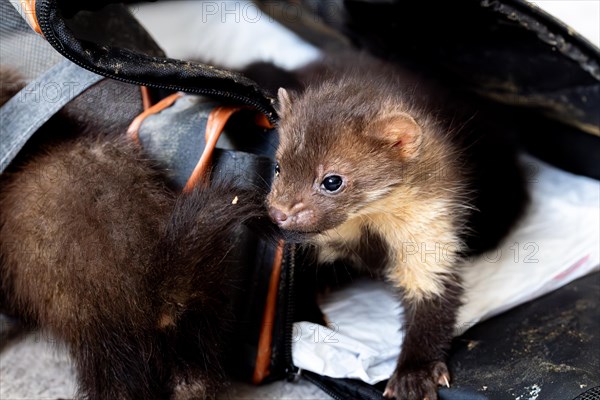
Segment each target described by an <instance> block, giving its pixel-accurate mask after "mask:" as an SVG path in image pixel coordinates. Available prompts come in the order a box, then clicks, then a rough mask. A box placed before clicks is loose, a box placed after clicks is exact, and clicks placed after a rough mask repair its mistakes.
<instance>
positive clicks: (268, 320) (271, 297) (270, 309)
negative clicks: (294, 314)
mask: <svg viewBox="0 0 600 400" xmlns="http://www.w3.org/2000/svg"><path fill="white" fill-rule="evenodd" d="M283 245H284V243H283V240H280V241H279V244H278V245H277V250H276V251H275V258H274V259H273V268H272V270H271V280H270V281H269V291H268V292H267V300H266V301H265V311H264V313H263V319H262V324H261V328H260V337H259V338H258V351H257V353H256V363H255V365H254V375H253V376H252V383H254V384H259V383H261V382H262V381H263V379H265V378H266V377H267V376H268V375H269V372H270V371H269V366H270V365H271V349H272V343H273V327H274V326H275V324H274V322H275V309H276V307H277V292H278V289H279V278H280V276H281V263H282V260H283Z"/></svg>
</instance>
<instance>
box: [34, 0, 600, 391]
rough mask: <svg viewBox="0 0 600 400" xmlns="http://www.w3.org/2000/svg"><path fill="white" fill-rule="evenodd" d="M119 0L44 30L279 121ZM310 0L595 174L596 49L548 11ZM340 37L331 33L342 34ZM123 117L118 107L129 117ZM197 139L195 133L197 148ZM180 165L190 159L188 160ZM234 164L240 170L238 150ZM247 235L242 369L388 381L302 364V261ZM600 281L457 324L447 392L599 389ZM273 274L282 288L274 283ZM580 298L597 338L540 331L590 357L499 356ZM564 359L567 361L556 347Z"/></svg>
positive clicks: (544, 148) (359, 41)
mask: <svg viewBox="0 0 600 400" xmlns="http://www.w3.org/2000/svg"><path fill="white" fill-rule="evenodd" d="M109 3H111V4H109ZM112 3H118V2H111V1H102V0H95V1H89V2H85V3H83V2H77V1H74V0H73V1H68V0H63V1H58V0H38V1H36V2H35V9H34V11H35V18H34V19H33V20H35V21H37V23H38V24H39V29H40V31H41V32H42V34H43V35H44V38H45V39H46V40H47V42H48V43H49V44H50V45H51V46H52V47H54V49H56V50H57V51H58V52H59V53H60V54H62V55H63V56H64V57H66V58H67V59H69V60H71V61H72V62H74V63H75V64H77V65H80V66H82V67H83V68H86V69H89V70H91V71H93V72H96V73H98V74H101V75H104V76H107V77H109V78H112V79H114V80H115V81H117V82H122V83H126V84H133V85H144V86H146V87H148V88H150V90H151V92H152V96H153V99H154V100H159V99H160V98H162V97H164V96H166V95H167V94H169V93H170V92H172V91H183V92H186V93H194V94H201V95H205V96H210V97H211V98H214V99H217V100H218V101H219V102H224V103H227V104H236V105H244V106H248V107H250V108H252V109H254V110H256V111H258V112H260V113H263V114H264V115H265V116H266V117H267V118H268V119H269V120H270V121H271V122H272V123H275V122H276V120H277V116H276V113H275V111H274V107H273V106H274V100H273V99H272V98H270V97H269V96H267V95H265V93H264V92H263V91H262V90H261V89H260V88H259V87H257V86H256V85H255V84H254V83H253V82H251V81H250V80H248V79H247V78H244V77H243V76H241V75H239V74H236V73H232V72H230V71H223V70H219V69H215V68H213V67H208V66H206V65H202V64H198V63H192V62H187V61H181V60H172V59H167V58H165V57H164V54H163V53H162V52H161V51H160V49H158V47H157V46H156V45H155V44H154V43H153V42H152V40H151V38H150V37H149V36H148V35H147V34H146V33H145V32H144V30H143V29H142V28H141V26H139V25H138V24H137V23H135V20H134V19H133V18H132V17H131V15H129V13H128V12H127V10H126V8H125V7H124V6H123V5H122V4H112ZM120 3H124V2H120ZM106 4H109V5H108V6H106ZM303 4H304V5H303V7H304V8H303V10H304V11H305V12H306V13H310V15H315V16H317V17H318V18H317V20H319V21H320V23H321V26H322V27H325V28H326V29H325V31H327V32H329V33H328V35H327V37H329V38H331V37H336V38H339V37H342V38H344V39H343V40H348V41H351V42H352V43H354V44H355V45H356V46H358V47H360V48H363V49H367V50H369V51H371V52H373V53H374V54H376V55H378V56H381V57H384V58H387V59H391V60H402V62H403V63H405V64H409V65H411V66H413V67H414V68H419V69H422V70H426V71H427V72H429V73H431V74H432V75H436V76H438V77H441V78H442V80H444V81H445V82H446V83H447V84H448V85H449V86H450V87H453V88H455V89H456V90H460V91H468V92H470V93H471V94H472V95H473V96H476V97H477V96H480V97H482V98H486V99H488V100H489V99H491V100H492V101H493V102H495V104H496V106H497V108H498V109H499V110H505V109H509V110H510V112H511V115H513V116H515V118H516V119H517V120H516V121H515V122H516V125H518V126H519V132H518V133H519V135H520V137H521V138H522V140H523V142H524V144H525V145H526V147H527V150H528V151H529V152H531V153H532V154H535V155H537V156H538V157H540V158H542V159H544V160H546V161H549V162H551V163H553V164H554V165H556V166H558V167H560V168H563V169H565V170H568V171H571V172H575V173H578V174H581V175H586V176H590V177H594V178H596V179H600V166H599V164H598V163H597V154H600V138H599V136H600V113H598V111H597V110H598V109H600V53H599V51H598V49H597V48H595V47H594V46H593V45H591V44H589V43H588V42H586V41H585V40H584V39H583V38H581V37H580V36H578V35H577V34H573V33H572V32H570V31H569V30H568V28H567V27H566V26H564V25H562V24H561V23H560V22H558V21H556V20H555V19H553V18H552V17H550V16H548V15H547V14H545V13H543V12H541V11H540V10H538V9H535V8H532V7H531V6H530V5H529V4H528V3H525V2H524V1H520V0H502V1H488V0H483V1H475V0H469V1H464V2H435V4H431V3H430V2H424V3H423V2H421V3H420V2H370V1H358V0H349V1H346V2H344V3H343V4H342V3H341V2H339V3H338V2H336V3H334V4H335V5H336V7H334V8H333V9H334V10H336V12H333V13H332V12H331V10H332V7H320V6H319V3H318V2H310V1H307V2H305V3H303ZM29 11H31V10H29ZM108 21H110V24H109V23H108ZM283 22H285V21H283ZM292 25H293V24H292ZM291 27H292V29H295V28H298V29H297V31H298V32H299V33H300V34H304V35H305V36H306V37H307V38H308V39H309V40H311V39H313V40H315V41H316V40H320V39H321V38H322V37H323V36H319V35H318V34H316V35H312V36H311V35H310V34H309V35H306V33H307V28H306V26H304V25H302V24H299V25H294V26H291ZM116 32H121V33H122V32H128V34H127V35H124V34H116ZM399 39H402V40H399ZM336 40H337V39H336ZM336 40H331V41H328V42H326V43H329V44H330V45H335V42H336ZM113 84H114V83H113ZM127 87H129V86H127ZM134 108H135V107H134ZM139 112H141V105H138V106H137V108H136V109H135V110H134V111H132V112H131V117H132V118H133V116H135V115H137V113H139ZM124 119H127V118H124ZM130 121H131V118H130V119H127V124H128V123H129V122H130ZM246 121H247V120H246ZM239 122H240V123H241V124H242V126H243V128H242V129H241V130H242V131H244V132H246V130H247V129H250V128H249V126H250V125H251V124H248V123H247V122H244V121H243V119H242V120H240V121H239ZM127 124H126V123H125V121H123V127H126V126H127ZM253 129H254V128H253ZM245 134H246V133H242V135H245ZM275 137H276V135H275V134H274V132H270V133H269V134H266V135H263V136H260V135H258V134H257V135H256V140H254V139H252V140H248V139H247V137H245V138H242V139H243V140H241V142H244V143H245V146H246V147H244V146H242V147H241V148H238V150H240V149H241V150H245V151H250V150H252V152H253V153H254V154H255V155H244V156H243V158H247V159H248V161H247V162H248V163H249V164H247V165H250V167H248V169H249V170H252V171H258V170H260V171H261V174H260V175H261V176H262V177H263V178H267V179H268V178H269V177H270V172H268V170H269V166H270V161H269V157H272V154H271V153H270V151H272V150H271V149H272V148H273V147H274V146H273V144H274V142H275V141H276V139H274V138H275ZM202 145H203V144H202V143H198V144H197V146H199V148H201V147H202ZM238 155H239V153H236V152H234V151H231V152H228V151H222V152H221V154H220V155H219V156H218V159H217V165H218V164H219V163H220V162H225V163H226V162H227V161H225V160H227V159H229V160H231V159H233V160H236V162H238V161H239V157H238ZM260 157H266V158H260ZM243 162H246V161H243ZM245 165H246V164H245ZM183 168H188V169H189V165H188V166H187V167H183ZM229 171H239V164H238V166H237V167H235V168H233V169H229ZM245 247H247V249H249V250H248V251H249V253H248V254H250V256H248V257H247V259H248V260H251V261H250V262H249V263H248V266H247V275H248V276H247V279H248V281H247V285H246V290H245V293H244V297H243V301H240V308H239V321H240V324H241V325H242V328H240V331H239V332H241V334H240V338H239V342H240V343H241V344H240V349H238V350H236V351H232V354H235V355H236V356H235V360H233V362H232V364H235V365H236V367H237V368H236V370H237V371H236V374H237V375H238V376H239V377H241V378H242V379H253V380H254V381H255V382H257V383H258V382H268V381H271V380H275V379H281V378H288V379H289V380H294V379H296V378H297V377H298V376H300V377H301V378H305V379H307V380H309V381H311V382H313V383H314V384H316V385H318V386H319V387H320V388H322V389H323V390H324V391H325V392H327V393H328V394H330V395H331V396H332V397H334V398H338V399H380V398H381V393H382V391H383V386H384V384H383V383H382V384H379V385H377V386H370V385H367V384H364V383H362V382H358V381H353V380H340V379H332V378H328V377H323V376H319V375H317V374H314V373H311V372H306V371H301V372H300V371H298V369H297V368H296V367H295V366H294V365H293V362H292V355H291V342H292V324H293V322H294V321H295V318H296V313H295V310H296V308H297V307H296V306H297V303H298V302H300V301H303V297H299V294H301V292H302V288H301V287H299V286H298V285H297V275H296V271H297V270H298V269H300V268H303V266H304V265H306V261H305V260H303V257H302V254H301V253H299V252H297V251H296V249H295V248H294V247H293V246H286V248H285V251H284V253H283V264H282V266H281V269H280V270H279V269H278V268H277V267H276V263H274V262H273V260H274V259H275V258H276V253H277V249H276V248H275V246H272V245H269V244H267V243H262V242H261V241H260V240H258V241H252V240H250V239H249V241H248V242H247V245H246V246H245ZM597 283H598V274H595V275H590V276H589V277H587V278H585V279H583V280H581V281H578V282H576V283H574V284H572V285H571V286H569V287H566V288H564V289H561V290H560V291H558V292H556V293H555V294H552V295H550V296H547V297H546V298H544V299H541V300H538V301H535V302H533V303H531V304H528V305H524V306H522V307H520V308H519V309H517V310H514V311H511V312H509V313H507V314H505V315H502V316H499V317H497V318H495V319H493V320H490V321H488V322H486V323H484V324H481V325H480V326H477V327H476V328H473V329H472V330H470V331H468V332H467V333H465V334H464V335H463V336H462V337H460V338H457V339H456V342H455V348H454V350H453V353H452V354H451V358H450V367H451V370H452V371H453V373H454V387H453V388H452V389H442V390H441V391H440V396H441V398H442V399H447V400H448V399H504V398H511V399H512V398H514V397H512V395H511V391H513V390H514V388H516V387H517V386H519V387H522V386H525V385H529V384H532V383H536V382H537V381H536V382H534V381H533V380H535V379H540V382H539V385H540V387H541V388H542V390H544V392H543V393H544V395H545V396H544V397H543V398H547V399H567V398H574V397H575V396H577V395H579V394H581V393H583V392H585V391H588V393H587V394H586V395H583V394H582V396H584V397H581V398H586V399H587V398H589V399H593V398H599V397H598V389H590V388H593V387H594V386H597V385H599V384H600V379H599V378H598V376H597V374H595V373H589V371H597V370H598V367H599V360H600V355H599V354H598V352H597V350H596V351H594V349H597V348H598V347H596V346H597V345H598V344H599V343H598V340H599V336H598V333H597V332H598V330H599V329H598V319H597V318H593V315H594V314H595V315H597V311H595V310H596V309H597V302H598V299H597V296H594V293H597V290H598V285H597ZM269 286H271V289H276V290H274V291H273V290H271V291H269ZM269 293H271V294H269ZM579 300H585V301H587V304H588V305H589V307H586V308H585V310H579V317H580V318H579V319H578V321H579V322H578V326H577V329H579V330H580V332H582V333H584V334H585V335H590V337H591V338H592V339H591V340H590V341H588V342H586V343H587V344H586V346H588V345H589V348H588V347H586V348H585V349H583V348H581V347H580V346H582V345H581V344H580V343H577V342H576V341H568V340H565V341H564V342H559V341H552V340H546V339H544V337H543V335H541V336H539V340H541V341H544V345H547V346H551V348H552V349H559V348H561V347H563V346H564V347H566V348H567V349H566V350H565V349H563V350H564V351H565V355H564V357H563V358H564V360H567V359H573V358H577V357H575V356H573V353H578V352H580V351H586V356H585V359H582V358H581V357H579V358H577V360H576V361H574V362H573V365H575V364H576V368H575V367H574V368H575V370H573V369H569V368H568V369H567V370H564V369H563V370H561V368H557V369H555V370H547V369H546V370H543V369H542V368H541V366H540V365H536V364H535V361H532V363H531V366H530V369H531V370H532V371H534V372H535V373H534V374H532V375H531V376H530V377H515V376H514V375H511V374H510V371H509V369H510V368H509V367H507V365H506V359H505V357H506V354H507V351H508V350H509V349H508V348H509V347H510V346H512V345H513V343H514V341H513V340H511V337H510V334H509V333H507V336H505V338H504V339H505V341H504V342H502V343H500V344H498V345H492V344H491V342H492V340H493V339H492V338H495V337H496V335H497V332H498V331H499V329H500V328H499V327H506V326H509V325H511V324H513V325H514V326H515V329H527V328H532V327H537V328H539V331H540V332H542V331H543V330H544V329H548V332H550V330H551V329H552V324H550V323H548V321H547V320H544V321H545V322H544V321H541V320H540V319H539V318H536V317H535V316H536V315H539V313H540V312H542V311H541V310H551V311H550V312H552V313H556V315H557V318H558V317H559V315H560V313H561V312H564V311H573V309H574V307H575V306H574V305H572V304H574V303H576V302H577V301H579ZM269 302H274V303H275V304H276V313H275V314H274V315H272V316H271V317H269V318H266V316H265V313H264V312H265V304H266V303H269ZM561 307H562V308H561ZM523 320H524V322H522V323H521V324H519V322H520V321H523ZM266 322H268V324H269V325H268V326H267V328H265V323H266ZM544 324H545V325H544ZM261 325H262V328H261ZM261 331H263V333H264V332H270V334H269V335H268V336H269V337H271V338H272V339H270V340H266V341H264V340H263V342H262V343H261V346H262V347H261V346H259V342H261V338H260V337H259V336H260V332H261ZM512 334H513V335H517V333H515V332H512ZM469 340H478V341H482V342H484V344H483V345H481V346H479V347H478V348H477V351H476V352H468V351H467V350H466V343H467V342H468V341H469ZM487 341H489V343H487ZM265 346H267V347H268V351H267V353H266V357H267V359H268V361H269V362H268V363H267V364H265V365H261V366H260V368H259V369H260V370H261V371H259V372H258V373H257V368H256V367H257V366H256V360H257V358H258V354H259V353H260V352H261V351H262V350H264V348H265ZM259 347H260V349H259ZM261 349H262V350H261ZM567 353H568V354H567ZM263 358H264V357H263ZM484 360H486V361H484ZM483 362H486V363H488V364H491V365H492V366H494V365H497V371H498V375H497V376H496V377H495V378H494V381H493V382H491V383H490V382H489V381H488V380H486V379H489V377H483V376H481V375H478V374H477V370H478V365H481V363H483ZM557 363H558V364H559V365H560V360H557ZM565 365H566V364H565ZM573 382H577V385H576V386H574V385H573ZM484 387H485V388H484ZM540 398H541V397H540Z"/></svg>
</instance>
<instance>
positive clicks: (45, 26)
mask: <svg viewBox="0 0 600 400" xmlns="http://www.w3.org/2000/svg"><path fill="white" fill-rule="evenodd" d="M41 9H42V15H48V3H47V2H43V3H42V5H41ZM38 23H39V24H40V28H41V29H42V32H43V33H44V37H45V38H46V40H47V41H48V42H49V43H50V44H51V45H52V47H53V48H54V49H56V50H57V51H58V52H59V53H61V54H62V55H63V56H64V57H65V58H67V59H68V60H70V61H72V62H73V63H75V64H77V65H78V66H80V67H82V68H84V69H87V70H89V71H92V72H94V73H96V74H98V75H102V76H106V73H105V72H102V71H101V70H100V69H98V68H96V67H94V66H93V65H87V64H85V63H83V62H81V61H79V60H78V59H76V58H75V57H73V56H72V55H71V54H69V53H68V52H66V51H65V50H64V48H63V46H62V44H61V42H60V41H58V40H57V39H56V38H55V37H54V35H53V34H50V35H47V34H46V33H47V32H50V33H53V32H52V30H51V29H50V27H49V26H48V21H46V20H45V19H44V18H41V21H40V20H38ZM109 76H110V78H111V79H114V80H117V81H121V82H124V83H129V84H134V85H143V86H149V87H153V88H157V89H165V90H176V91H180V92H186V93H194V94H203V95H214V96H220V97H225V98H230V99H233V100H238V101H240V102H242V103H245V104H247V105H250V106H253V107H254V108H256V109H257V110H258V111H260V112H261V113H263V114H264V115H265V116H266V117H267V118H268V119H269V121H270V122H271V123H275V122H276V119H275V117H274V116H273V113H272V112H271V111H269V110H268V109H267V108H266V107H264V106H263V105H262V104H260V103H259V102H258V101H256V100H253V99H252V98H250V97H247V96H241V95H238V94H236V93H232V92H228V91H221V90H218V89H194V88H185V87H181V86H177V85H161V84H154V83H152V84H148V83H145V82H142V81H138V80H135V79H129V78H123V77H120V76H114V75H112V74H109Z"/></svg>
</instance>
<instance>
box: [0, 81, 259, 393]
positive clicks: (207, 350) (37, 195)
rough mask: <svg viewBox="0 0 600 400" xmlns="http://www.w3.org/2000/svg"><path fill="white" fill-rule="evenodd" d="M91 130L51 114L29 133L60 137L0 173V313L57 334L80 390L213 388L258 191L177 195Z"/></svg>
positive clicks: (148, 167) (131, 148) (144, 164)
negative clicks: (242, 242) (240, 249)
mask: <svg viewBox="0 0 600 400" xmlns="http://www.w3.org/2000/svg"><path fill="white" fill-rule="evenodd" d="M1 76H2V79H3V80H4V81H8V80H11V79H13V78H14V75H12V74H7V73H6V71H5V72H3V73H2V75H1ZM3 86H6V87H9V86H10V85H3ZM8 97H9V96H8V95H6V96H5V95H4V94H3V97H2V99H4V100H6V99H7V98H8ZM93 128H94V127H93V125H92V126H88V127H87V128H86V129H85V130H86V132H84V129H83V128H81V126H80V124H79V123H73V121H72V120H70V118H67V117H66V116H65V114H64V113H63V114H61V115H57V116H55V117H54V118H53V120H52V121H50V123H48V124H47V125H45V126H44V127H43V128H42V130H41V131H40V132H38V133H37V134H36V137H44V136H46V137H48V136H54V137H56V136H60V137H61V139H60V140H57V141H55V142H54V143H53V144H52V145H51V146H50V145H46V146H42V149H33V150H32V149H31V146H30V148H29V149H28V151H29V154H27V155H26V156H23V157H20V159H19V160H17V161H16V162H15V165H13V166H11V169H10V171H9V172H7V173H5V174H3V176H2V177H1V189H0V301H1V303H0V308H1V311H2V312H5V313H8V314H9V315H13V316H17V317H18V318H19V319H20V320H22V321H23V322H24V323H26V324H28V325H29V326H32V327H36V328H40V329H42V330H44V331H46V332H48V333H49V334H52V335H53V336H55V337H56V338H58V339H60V340H62V341H64V342H65V343H66V345H67V346H68V348H69V350H70V353H71V355H72V358H73V360H74V363H75V364H76V367H77V372H78V381H79V392H78V397H79V398H85V399H94V400H106V399H131V400H139V399H203V398H213V397H214V396H216V393H217V391H218V390H219V389H220V388H221V387H222V386H223V384H224V382H225V377H224V372H223V369H222V366H221V365H222V356H223V354H224V351H225V348H226V346H227V341H226V338H227V334H228V332H229V330H230V329H231V326H230V325H231V321H232V319H233V316H232V310H231V296H232V289H233V287H234V286H236V285H238V284H239V282H238V281H237V280H236V279H237V278H236V268H235V265H233V264H232V262H231V260H229V261H228V258H227V257H226V256H227V255H228V253H229V252H230V251H231V250H232V249H233V247H234V246H235V243H236V239H235V238H236V237H238V234H239V229H240V225H241V224H242V223H244V222H247V221H250V220H251V219H253V218H255V217H260V216H261V215H264V216H265V218H266V210H264V196H261V195H260V193H259V192H258V191H256V192H254V191H250V190H242V189H240V188H238V187H236V185H235V184H226V183H222V184H220V183H215V184H213V185H212V186H210V187H208V188H206V189H195V190H193V191H191V192H188V193H183V194H178V193H174V192H172V191H171V190H169V189H167V188H166V185H165V178H164V177H163V175H162V173H161V170H160V168H158V167H157V165H156V163H155V162H153V161H152V160H149V159H148V158H147V157H146V156H145V155H144V153H143V151H141V150H140V149H139V148H138V147H137V146H136V145H134V144H133V143H131V142H129V141H128V139H125V138H123V136H122V135H121V134H120V133H119V134H116V135H112V136H110V135H99V134H95V133H94V132H90V130H93ZM66 130H72V131H71V132H62V131H66ZM236 197H237V199H238V200H237V201H235V202H234V201H233V199H234V198H236ZM234 203H235V204H234ZM263 210H264V211H263ZM267 219H268V218H267Z"/></svg>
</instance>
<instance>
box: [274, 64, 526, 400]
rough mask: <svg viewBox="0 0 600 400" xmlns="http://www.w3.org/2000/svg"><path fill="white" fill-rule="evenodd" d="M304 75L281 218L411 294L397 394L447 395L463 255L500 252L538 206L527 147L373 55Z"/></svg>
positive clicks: (283, 135) (277, 182)
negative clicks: (529, 191)
mask: <svg viewBox="0 0 600 400" xmlns="http://www.w3.org/2000/svg"><path fill="white" fill-rule="evenodd" d="M297 78H298V81H299V82H300V85H301V86H304V87H303V88H301V89H299V90H297V92H288V91H286V90H285V89H280V90H279V93H278V97H279V114H280V121H279V125H278V129H279V134H280V144H279V148H278V150H277V154H276V158H277V162H278V163H277V166H276V171H275V176H276V177H275V179H274V183H273V186H272V189H271V192H270V194H269V196H268V205H269V208H270V215H271V218H272V219H273V221H275V222H276V223H277V224H278V225H279V226H280V227H281V228H282V229H284V230H287V231H288V232H289V233H290V237H298V236H300V237H302V236H303V237H304V241H305V242H306V243H309V244H312V245H313V246H314V248H315V249H316V252H317V254H318V260H319V262H320V263H321V264H328V263H333V262H334V261H339V260H345V261H346V262H348V263H350V264H352V265H354V266H355V267H357V268H359V269H363V270H366V271H368V273H369V274H371V275H380V276H382V277H383V278H384V279H386V280H387V281H389V282H390V283H391V284H393V285H394V286H395V287H397V288H398V289H399V290H400V293H401V299H402V302H403V304H404V308H405V316H406V321H405V324H404V326H405V330H406V335H405V340H404V344H403V346H402V349H401V354H400V357H399V359H398V363H397V367H396V370H395V372H394V374H393V376H392V377H391V378H390V380H389V382H388V384H387V387H386V389H385V392H384V396H385V397H388V398H393V397H395V398H397V399H410V400H413V399H414V400H417V399H418V400H422V399H423V398H427V399H429V400H434V399H437V398H438V396H437V387H438V385H449V382H450V374H449V371H448V368H447V366H446V361H445V360H446V356H447V351H448V349H449V346H450V341H451V339H452V336H453V332H454V325H455V322H456V313H457V309H458V307H459V305H460V304H461V294H462V288H461V280H460V270H459V266H460V264H461V261H462V260H463V259H464V257H465V256H466V255H469V254H474V253H477V252H481V251H483V250H486V249H489V248H492V247H493V246H495V245H497V244H498V242H499V241H500V240H501V239H502V237H503V236H504V235H505V234H506V233H507V232H508V231H509V229H510V227H511V226H512V225H513V224H514V222H515V220H516V219H517V218H518V217H519V215H520V214H521V212H522V210H523V206H524V204H525V202H526V198H527V195H526V191H525V185H524V180H523V176H522V174H521V172H520V168H519V166H518V163H517V160H516V154H515V148H514V147H513V144H512V143H511V142H510V141H509V140H506V139H505V138H504V137H502V135H501V134H499V133H498V132H497V129H495V128H494V127H493V126H492V124H491V123H488V122H487V121H486V119H485V118H483V117H482V115H480V114H478V110H477V109H474V108H470V107H468V106H466V105H464V104H462V103H461V102H460V101H459V100H457V99H456V98H455V97H453V96H448V95H444V93H443V91H440V90H439V89H436V88H435V87H430V85H429V84H428V83H426V82H425V81H423V80H422V79H421V78H419V77H416V76H413V75H411V74H409V73H408V72H403V71H402V70H400V69H399V67H396V66H392V65H389V64H386V63H383V62H381V61H377V60H374V59H372V58H370V57H367V56H365V55H351V56H350V57H349V56H348V55H344V56H340V57H338V58H333V59H326V60H324V61H322V62H318V63H316V64H315V65H312V66H309V67H307V68H306V69H304V70H303V71H300V72H298V75H297ZM459 103H460V104H459Z"/></svg>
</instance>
